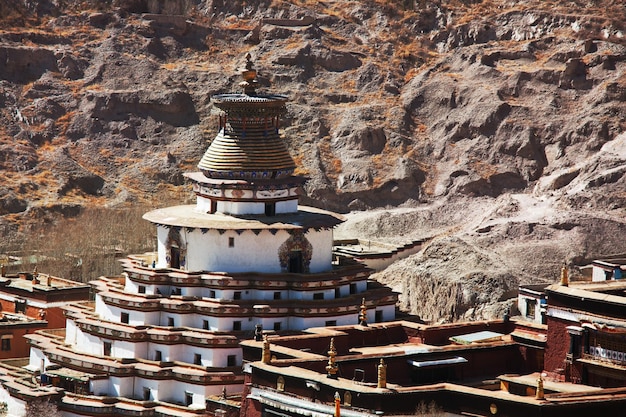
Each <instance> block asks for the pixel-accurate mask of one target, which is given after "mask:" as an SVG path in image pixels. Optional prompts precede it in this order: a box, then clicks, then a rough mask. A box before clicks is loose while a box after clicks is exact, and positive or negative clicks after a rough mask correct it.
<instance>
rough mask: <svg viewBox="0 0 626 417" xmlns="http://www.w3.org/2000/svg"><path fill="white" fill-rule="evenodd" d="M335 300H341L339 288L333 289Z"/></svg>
mask: <svg viewBox="0 0 626 417" xmlns="http://www.w3.org/2000/svg"><path fill="white" fill-rule="evenodd" d="M335 298H341V288H335Z"/></svg>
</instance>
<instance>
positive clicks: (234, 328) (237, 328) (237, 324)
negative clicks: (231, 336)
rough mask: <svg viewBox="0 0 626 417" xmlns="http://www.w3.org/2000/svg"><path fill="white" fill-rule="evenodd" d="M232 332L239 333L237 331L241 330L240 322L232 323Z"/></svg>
mask: <svg viewBox="0 0 626 417" xmlns="http://www.w3.org/2000/svg"><path fill="white" fill-rule="evenodd" d="M233 330H234V331H239V330H241V322H240V321H234V322H233Z"/></svg>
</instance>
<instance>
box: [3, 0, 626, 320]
mask: <svg viewBox="0 0 626 417" xmlns="http://www.w3.org/2000/svg"><path fill="white" fill-rule="evenodd" d="M625 22H626V6H624V4H623V2H615V1H612V0H593V1H587V0H585V1H577V0H575V1H559V0H552V1H545V0H525V1H524V0H523V1H512V0H511V1H507V0H502V1H496V0H483V1H480V0H472V1H462V0H438V1H422V0H411V1H405V0H397V1H383V0H378V1H370V2H358V1H354V2H350V1H324V2H313V1H307V0H299V1H291V2H283V1H269V0H268V1H263V0H251V1H246V2H228V1H223V0H214V1H210V0H206V1H205V0H168V1H165V0H125V1H121V0H109V1H95V0H87V1H80V2H79V1H73V0H54V1H53V0H43V1H37V2H35V1H28V0H7V1H4V2H2V3H0V62H2V63H3V65H2V66H0V114H1V116H2V120H3V123H2V124H1V125H0V169H1V172H2V177H3V181H2V183H1V184H0V219H1V220H0V227H1V230H2V231H3V235H4V236H11V237H15V236H18V234H19V233H22V232H24V231H25V230H26V231H27V230H28V227H27V226H28V225H37V224H40V222H42V221H45V222H47V223H50V224H52V223H55V222H59V221H62V220H60V219H62V218H66V219H67V218H72V217H74V216H76V215H78V214H79V213H80V212H81V211H83V210H84V208H85V207H111V208H119V207H127V206H129V205H137V204H148V205H155V204H158V205H161V204H165V203H166V202H167V200H168V199H170V198H173V199H177V200H180V199H185V198H189V190H188V188H186V187H185V186H184V185H183V184H184V183H183V177H182V172H184V171H187V170H191V169H194V166H195V164H196V163H197V161H198V160H199V158H200V156H201V155H202V153H203V152H204V150H205V149H206V147H207V144H208V141H210V140H211V138H212V137H213V135H214V134H215V131H216V130H215V129H216V120H215V117H214V114H212V106H211V103H210V97H211V95H213V94H216V93H221V92H228V91H234V90H237V82H238V81H239V80H238V77H237V75H236V73H237V68H238V67H240V66H241V65H242V64H243V60H244V55H245V54H246V53H248V52H249V53H251V54H252V56H253V59H254V60H255V63H256V67H257V69H258V70H259V73H260V81H261V83H262V85H263V86H265V87H269V86H270V85H271V89H272V91H273V92H277V93H282V94H285V95H288V96H289V97H290V99H291V102H290V104H289V106H288V115H287V117H286V120H285V121H284V125H283V133H284V136H285V139H286V140H287V141H288V144H289V147H290V149H291V152H292V155H293V156H294V158H295V159H296V161H297V163H298V164H299V165H300V166H301V169H300V172H299V173H301V174H305V175H307V176H309V177H310V181H309V182H308V185H307V189H306V193H307V197H306V198H305V203H308V204H313V205H321V206H323V207H326V208H330V209H334V210H339V211H343V212H348V211H361V212H360V213H355V214H353V215H351V220H350V221H349V222H348V224H346V225H345V226H344V227H343V228H342V230H340V231H339V234H340V235H341V234H346V235H351V236H352V237H354V235H355V234H358V235H359V236H361V237H370V238H377V239H386V240H396V241H405V240H410V239H415V238H430V239H431V240H430V241H429V242H430V243H429V245H427V248H426V249H425V250H424V251H423V252H422V253H420V254H418V255H415V256H414V257H413V258H411V259H408V260H406V261H404V262H400V263H398V264H397V265H394V266H392V267H391V268H389V270H387V271H384V272H382V273H381V274H379V279H381V280H384V281H387V282H390V283H392V284H393V285H394V286H395V287H396V288H397V289H398V290H400V291H402V292H403V305H404V307H405V308H407V309H408V310H410V311H412V312H414V313H416V314H420V315H421V316H423V317H424V318H428V319H431V320H439V319H447V320H455V319H458V318H460V317H464V318H480V317H484V316H489V315H492V314H500V312H499V311H497V312H495V313H494V309H489V308H484V305H485V304H489V305H492V304H493V305H496V306H497V305H499V304H498V303H501V302H502V301H503V300H505V299H507V298H509V296H510V295H511V290H514V288H515V287H516V286H517V284H518V283H519V282H522V283H525V282H536V281H538V280H552V279H553V277H554V276H555V275H556V271H558V268H559V266H560V265H561V264H562V263H563V262H567V263H568V264H570V265H572V266H573V265H578V264H583V263H584V262H586V261H587V260H589V259H592V258H594V257H598V256H601V255H604V254H613V253H623V252H626V245H625V244H624V243H623V241H624V239H623V237H622V236H624V235H625V234H626V220H625V215H626V211H625V209H624V207H625V202H626V175H625V174H626V162H625V161H626V135H625V134H624V133H623V132H624V130H625V127H626V104H625V101H626V74H625V69H626V41H625V40H624V30H625V28H624V25H625V24H626V23H625ZM383 208H384V209H385V210H383V211H381V210H380V209H383ZM364 210H367V212H363V211H364ZM38 233H40V230H38ZM19 236H22V235H19ZM14 242H15V241H14V240H11V241H8V240H6V239H5V245H4V248H7V247H9V246H13V247H15V246H19V245H15V244H14ZM444 298H445V299H444ZM450 300H456V301H454V302H452V301H450ZM450 303H452V304H450ZM496 310H497V308H496Z"/></svg>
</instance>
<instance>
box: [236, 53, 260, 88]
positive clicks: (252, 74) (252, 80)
mask: <svg viewBox="0 0 626 417" xmlns="http://www.w3.org/2000/svg"><path fill="white" fill-rule="evenodd" d="M241 76H242V77H243V81H242V82H240V83H239V86H240V87H242V88H243V92H244V94H246V95H249V96H255V95H256V88H257V86H258V85H259V82H258V81H257V80H256V70H255V69H254V63H253V62H252V55H250V53H249V52H248V53H247V54H246V67H245V68H243V69H242V70H241Z"/></svg>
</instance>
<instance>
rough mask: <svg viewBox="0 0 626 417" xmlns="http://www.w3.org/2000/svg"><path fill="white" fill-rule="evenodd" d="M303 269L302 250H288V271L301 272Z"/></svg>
mask: <svg viewBox="0 0 626 417" xmlns="http://www.w3.org/2000/svg"><path fill="white" fill-rule="evenodd" d="M303 270H304V268H303V264H302V251H299V250H293V251H291V252H289V267H288V272H293V273H296V274H300V273H302V271H303Z"/></svg>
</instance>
